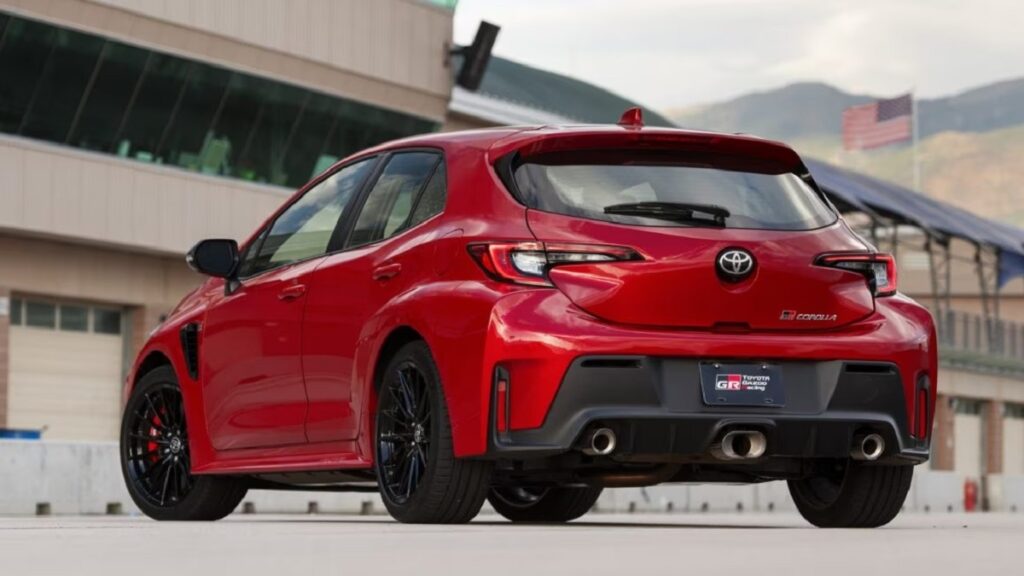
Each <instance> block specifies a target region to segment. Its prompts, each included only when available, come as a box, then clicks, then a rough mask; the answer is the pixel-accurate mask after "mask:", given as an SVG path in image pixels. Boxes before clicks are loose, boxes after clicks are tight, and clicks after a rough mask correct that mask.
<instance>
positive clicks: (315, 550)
mask: <svg viewBox="0 0 1024 576" xmlns="http://www.w3.org/2000/svg"><path fill="white" fill-rule="evenodd" d="M0 574H3V575H6V576H21V575H29V574H33V575H34V574H60V575H75V576H80V575H89V574H103V575H105V576H111V575H118V574H130V575H133V576H139V575H144V576H160V575H165V574H166V575H174V576H192V575H199V574H218V575H225V576H226V575H232V576H233V575H236V574H237V575H246V576H249V575H263V574H275V575H276V574H284V575H303V576H308V575H314V574H316V575H319V574H346V575H347V574H373V575H374V576H376V575H380V574H403V575H406V576H416V575H421V574H429V575H434V574H438V575H444V576H456V575H462V574H474V575H476V574H479V575H487V576H498V575H504V574H509V575H516V576H535V575H541V574H558V575H575V574H581V575H582V574H585V575H601V574H615V575H626V576H639V575H645V576H646V575H653V574H700V575H701V576H704V575H712V574H757V575H762V574H787V575H793V574H815V575H828V576H841V575H846V574H850V575H858V576H882V575H885V574H899V575H901V576H907V575H912V574H928V575H930V576H935V575H943V574H956V575H960V574H969V575H972V576H975V575H976V576H981V575H1012V574H1024V514H906V515H903V516H901V517H900V518H898V519H897V520H896V521H895V522H894V523H893V524H891V525H889V526H888V527H885V528H881V529H875V530H819V529H815V528H811V527H809V526H808V525H807V524H806V523H804V521H803V520H802V519H800V518H799V517H798V516H796V515H791V514H788V513H775V514H729V515H717V514H694V513H691V514H656V515H651V514H629V515H611V514H592V515H589V516H587V517H585V518H583V519H582V520H580V521H577V522H574V523H572V524H569V525H563V526H543V525H533V526H529V525H512V524H510V523H507V522H505V521H503V520H501V519H500V518H498V517H496V516H481V517H480V518H478V519H477V520H476V521H474V522H473V523H471V524H468V525H464V526H409V525H402V524H398V523H396V522H394V521H392V520H391V519H390V518H388V517H385V516H330V515H312V516H274V515H258V514H257V515H234V516H231V517H229V518H227V519H226V520H222V521H220V522H215V523H201V524H196V523H157V522H153V521H150V520H147V519H144V518H139V517H125V516H122V517H51V518H33V517H29V518H0Z"/></svg>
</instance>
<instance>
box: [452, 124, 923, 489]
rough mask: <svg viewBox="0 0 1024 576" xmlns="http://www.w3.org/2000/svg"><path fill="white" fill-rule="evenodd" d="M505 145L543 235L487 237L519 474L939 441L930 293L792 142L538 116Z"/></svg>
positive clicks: (806, 458) (502, 457)
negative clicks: (578, 124) (904, 287)
mask: <svg viewBox="0 0 1024 576" xmlns="http://www.w3.org/2000/svg"><path fill="white" fill-rule="evenodd" d="M490 162H491V163H492V164H493V167H494V170H495V171H496V173H497V175H498V177H499V178H500V180H501V181H502V182H503V184H504V188H505V189H506V190H504V191H502V193H507V194H511V195H512V196H513V197H514V198H515V199H516V200H517V201H518V202H520V203H521V204H523V205H524V206H525V207H526V219H527V224H528V227H529V230H530V233H531V235H532V238H528V239H523V238H519V239H507V238H493V239H491V238H475V239H473V240H471V241H470V245H469V246H468V248H469V251H470V253H471V255H472V256H473V258H474V259H475V260H476V261H477V262H478V264H479V265H480V267H481V268H482V269H483V270H484V271H485V272H486V274H487V275H488V276H489V277H490V278H491V280H492V281H495V282H499V283H503V284H508V285H516V286H520V287H522V289H521V290H511V291H508V293H507V294H506V295H505V296H504V297H502V298H501V299H500V300H498V301H497V303H496V304H495V306H494V308H493V311H492V313H491V321H490V328H489V331H488V335H487V342H486V353H485V366H486V367H487V370H488V371H490V374H489V378H490V379H491V394H492V398H491V402H490V405H491V412H492V415H491V418H490V422H491V425H490V434H489V435H490V438H489V451H488V457H490V458H492V459H495V460H497V461H498V462H499V467H498V470H499V474H504V475H505V477H506V478H508V479H510V481H518V482H530V481H539V480H540V479H547V480H548V481H559V482H578V481H582V482H590V483H597V484H600V485H605V486H612V485H645V484H653V483H657V482H663V481H761V480H766V479H779V478H798V477H802V476H806V475H807V473H808V470H811V469H812V468H813V467H814V466H815V465H816V463H827V462H833V461H844V462H845V461H848V460H851V459H853V460H858V461H862V462H871V463H872V464H873V465H880V466H882V465H893V466H905V465H909V464H913V463H919V462H922V461H924V460H926V459H927V455H928V448H929V432H930V430H931V420H932V414H933V407H934V401H935V386H936V349H935V333H934V328H933V325H932V322H931V318H930V315H929V314H928V312H927V311H926V310H925V309H924V308H922V307H921V306H919V305H918V304H916V303H914V302H913V301H912V300H910V299H908V298H906V297H905V296H903V295H901V294H899V293H898V292H897V290H896V270H895V266H894V262H893V259H892V258H891V257H890V256H889V255H886V254H879V253H878V252H877V251H876V250H875V249H874V248H873V247H872V246H870V245H869V244H867V243H866V242H864V241H863V240H862V239H861V238H860V237H858V236H857V235H856V234H854V233H853V232H852V231H851V230H850V229H849V228H848V226H847V225H846V223H845V222H844V221H843V220H842V219H841V218H840V217H839V216H838V214H837V213H836V211H835V209H834V208H833V207H832V206H831V205H830V204H829V202H828V200H827V198H826V197H825V196H824V195H823V194H822V192H821V191H820V190H819V189H818V188H817V186H816V185H815V183H814V181H813V179H812V178H811V176H810V175H809V174H808V172H807V170H806V168H805V167H804V165H803V163H802V162H801V161H800V159H799V157H798V156H797V155H796V154H795V153H794V152H793V151H792V150H790V149H789V148H787V147H785V146H783V145H781V144H778V143H774V142H769V141H764V140H759V139H756V138H750V137H743V136H731V135H716V134H706V133H695V132H685V131H673V130H647V129H629V128H608V129H603V128H593V129H569V130H539V131H532V132H529V131H528V132H523V133H520V134H517V135H516V136H514V137H511V138H507V139H505V140H504V141H502V142H499V143H497V144H496V145H495V146H493V147H492V150H491V158H490Z"/></svg>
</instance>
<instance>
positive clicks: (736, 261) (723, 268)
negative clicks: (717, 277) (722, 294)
mask: <svg viewBox="0 0 1024 576" xmlns="http://www.w3.org/2000/svg"><path fill="white" fill-rule="evenodd" d="M753 271H754V255H753V254H751V253H750V252H747V251H746V250H743V249H742V248H728V249H726V250H723V251H722V252H721V253H720V254H719V255H718V272H719V273H720V274H721V275H722V276H724V277H725V279H726V280H731V281H733V282H736V281H739V280H742V279H744V278H746V277H747V276H750V273H751V272H753Z"/></svg>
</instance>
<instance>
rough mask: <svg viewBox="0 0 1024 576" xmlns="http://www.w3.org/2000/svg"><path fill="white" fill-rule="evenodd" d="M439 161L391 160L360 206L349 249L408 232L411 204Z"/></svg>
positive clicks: (423, 156)
mask: <svg viewBox="0 0 1024 576" xmlns="http://www.w3.org/2000/svg"><path fill="white" fill-rule="evenodd" d="M440 161H441V156H440V155H439V154H436V153H433V152H406V153H402V154H395V155H394V156H392V157H391V159H390V160H388V165H387V166H386V167H385V168H384V171H383V172H381V175H380V177H379V178H377V181H376V182H375V183H374V184H373V190H371V191H370V194H369V195H368V196H367V197H366V202H365V203H363V207H362V210H361V211H360V213H359V218H358V219H357V220H356V224H355V227H354V228H353V229H352V235H351V237H350V238H349V241H348V246H350V247H355V246H362V245H364V244H369V243H370V242H376V241H377V240H382V239H385V238H390V237H391V236H393V235H395V234H396V233H398V232H400V231H401V230H404V229H405V228H407V227H408V223H409V215H410V213H411V212H412V207H413V204H414V202H415V200H416V198H417V197H418V196H419V193H420V192H421V191H422V190H423V188H424V186H425V185H426V183H427V180H428V179H429V178H430V176H431V174H433V172H434V168H435V167H436V166H437V164H438V163H439V162H440Z"/></svg>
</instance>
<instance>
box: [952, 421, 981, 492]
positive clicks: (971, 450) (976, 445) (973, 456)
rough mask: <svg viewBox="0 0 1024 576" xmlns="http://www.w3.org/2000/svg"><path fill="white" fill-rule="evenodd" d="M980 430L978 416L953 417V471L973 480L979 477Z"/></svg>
mask: <svg viewBox="0 0 1024 576" xmlns="http://www.w3.org/2000/svg"><path fill="white" fill-rule="evenodd" d="M981 429H982V426H981V415H979V414H956V415H955V416H954V422H953V430H954V435H953V442H954V444H953V453H954V455H955V456H954V470H956V471H957V472H959V473H960V474H962V475H964V476H965V477H967V478H972V479H974V480H977V479H979V478H980V477H981Z"/></svg>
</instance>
